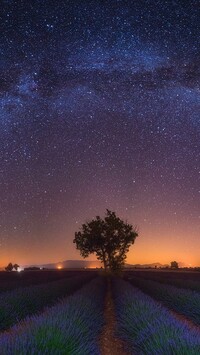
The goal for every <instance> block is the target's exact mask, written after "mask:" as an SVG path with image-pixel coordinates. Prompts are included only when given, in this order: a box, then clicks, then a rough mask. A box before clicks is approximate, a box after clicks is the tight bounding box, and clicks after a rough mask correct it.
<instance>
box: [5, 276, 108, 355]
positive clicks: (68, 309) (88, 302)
mask: <svg viewBox="0 0 200 355" xmlns="http://www.w3.org/2000/svg"><path fill="white" fill-rule="evenodd" d="M104 298H105V281H104V280H103V279H102V278H100V277H98V278H96V279H94V280H93V281H91V282H90V283H89V284H87V285H85V286H84V287H83V288H82V289H81V290H79V291H77V292H76V293H75V294H73V295H71V296H70V297H68V298H67V299H63V300H62V301H60V302H59V303H58V304H57V305H55V306H53V307H51V308H49V309H47V310H46V311H45V312H44V313H43V314H41V315H38V316H32V317H30V318H29V319H27V320H26V321H24V322H22V323H21V324H19V325H18V326H15V327H13V328H12V329H11V331H10V332H9V333H3V334H2V335H1V336H0V354H1V355H19V354H20V355H27V354H29V355H35V354H37V355H62V354H63V355H64V354H65V355H66V354H73V355H80V354H84V355H91V354H92V355H99V354H100V350H99V347H98V336H99V333H100V331H101V328H102V326H103V323H104V320H103V308H104Z"/></svg>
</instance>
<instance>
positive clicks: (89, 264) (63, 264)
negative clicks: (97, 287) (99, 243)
mask: <svg viewBox="0 0 200 355" xmlns="http://www.w3.org/2000/svg"><path fill="white" fill-rule="evenodd" d="M30 266H36V267H37V266H38V267H40V268H46V269H58V268H62V269H84V268H100V267H101V266H102V263H101V262H100V261H98V260H97V261H88V260H64V261H60V262H57V263H51V264H40V265H24V266H23V267H30ZM166 266H169V265H167V264H164V265H163V264H160V263H152V264H125V268H153V269H155V268H162V267H166Z"/></svg>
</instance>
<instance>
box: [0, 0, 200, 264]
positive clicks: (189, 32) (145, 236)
mask: <svg viewBox="0 0 200 355" xmlns="http://www.w3.org/2000/svg"><path fill="white" fill-rule="evenodd" d="M199 33H200V2H199V1H195V0H191V1H183V0H179V1H176V0H174V1H173V0H172V1H164V0H140V1H139V0H138V1H130V0H105V1H104V0H101V1H100V0H87V1H86V0H85V1H84V0H81V1H79V0H75V1H72V0H69V1H68V0H65V1H63V0H59V1H53V0H29V1H26V0H1V8H0V36H1V40H0V217H1V218H0V266H3V265H5V264H6V263H7V262H9V261H12V262H17V263H19V264H24V263H43V262H53V261H59V260H60V261H61V260H66V259H79V258H80V255H79V252H78V251H76V250H75V245H74V244H73V243H72V240H73V238H74V232H75V231H77V230H79V228H80V226H81V224H82V223H84V222H85V221H86V220H89V219H91V218H93V217H95V216H96V215H101V216H102V217H103V215H104V214H105V211H106V208H109V209H111V210H113V211H115V212H116V213H117V215H119V216H120V217H121V218H123V219H127V220H128V222H129V223H131V224H133V225H134V226H135V225H137V226H138V227H139V237H138V238H137V240H136V242H135V245H134V246H133V247H132V248H131V251H130V253H129V254H128V258H127V261H128V262H130V263H146V262H157V261H160V262H162V263H170V261H172V260H174V259H175V260H177V261H178V262H184V263H186V264H187V265H188V264H192V265H200V254H199V250H200V215H199V211H200V81H199V79H200V56H199V54H200V41H199ZM92 259H93V260H94V257H93V258H92Z"/></svg>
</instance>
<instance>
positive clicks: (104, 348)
mask: <svg viewBox="0 0 200 355" xmlns="http://www.w3.org/2000/svg"><path fill="white" fill-rule="evenodd" d="M104 319H105V322H106V323H105V326H104V328H103V331H102V333H101V337H100V350H101V354H102V355H129V352H127V350H125V344H124V342H123V341H122V340H120V339H119V338H117V337H116V335H115V331H116V317H115V310H114V304H113V300H112V294H111V285H110V280H109V279H108V284H107V295H106V300H105V311H104Z"/></svg>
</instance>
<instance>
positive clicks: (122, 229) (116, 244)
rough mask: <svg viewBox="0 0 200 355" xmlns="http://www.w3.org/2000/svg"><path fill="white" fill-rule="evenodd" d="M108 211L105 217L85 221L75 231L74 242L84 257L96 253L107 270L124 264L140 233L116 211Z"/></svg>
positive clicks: (118, 267)
mask: <svg viewBox="0 0 200 355" xmlns="http://www.w3.org/2000/svg"><path fill="white" fill-rule="evenodd" d="M106 211H107V212H106V217H105V218H104V219H101V218H100V217H99V216H97V217H96V219H92V220H91V221H90V222H87V223H84V224H83V225H82V227H81V231H79V232H75V239H74V240H73V242H74V243H75V244H76V248H77V249H78V250H80V254H81V256H83V257H84V258H87V257H88V256H89V255H90V254H94V253H96V256H97V259H99V260H101V261H102V262H103V265H104V268H105V270H107V269H110V270H116V269H120V268H121V267H122V266H123V265H124V262H125V259H126V253H127V252H128V250H129V248H130V246H131V244H134V242H135V238H136V237H137V236H138V233H137V231H136V229H134V228H133V226H132V225H131V224H128V223H127V222H124V221H123V220H121V219H120V218H119V217H117V216H116V214H115V212H111V211H109V210H108V209H107V210H106Z"/></svg>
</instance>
